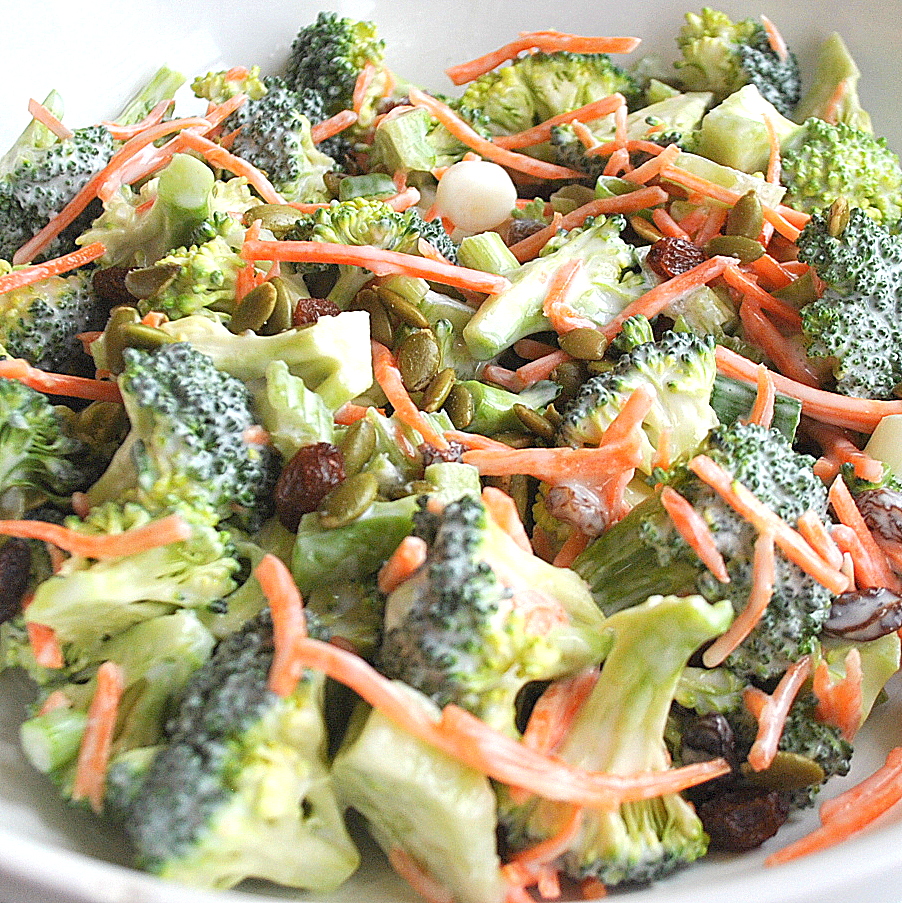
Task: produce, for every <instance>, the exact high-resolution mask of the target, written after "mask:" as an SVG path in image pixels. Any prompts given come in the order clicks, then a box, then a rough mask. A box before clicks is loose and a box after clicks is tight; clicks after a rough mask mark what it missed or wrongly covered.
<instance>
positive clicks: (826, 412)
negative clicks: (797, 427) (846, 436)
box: [715, 345, 902, 433]
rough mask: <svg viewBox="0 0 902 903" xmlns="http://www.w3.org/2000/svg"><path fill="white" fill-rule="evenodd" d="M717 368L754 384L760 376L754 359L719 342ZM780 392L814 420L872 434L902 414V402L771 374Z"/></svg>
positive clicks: (734, 377) (727, 374)
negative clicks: (855, 394)
mask: <svg viewBox="0 0 902 903" xmlns="http://www.w3.org/2000/svg"><path fill="white" fill-rule="evenodd" d="M715 353H716V355H717V369H718V370H719V371H720V372H721V373H723V374H724V375H725V376H731V377H733V379H738V380H741V381H742V382H746V383H751V384H752V385H754V384H755V383H756V382H757V379H758V365H757V364H756V363H755V362H754V361H750V360H749V359H748V358H745V357H743V356H742V355H741V354H737V353H736V352H735V351H731V350H730V349H729V348H724V347H723V346H721V345H718V346H717V348H716V349H715ZM771 378H772V379H773V381H774V386H775V387H776V389H777V391H778V392H780V393H781V394H783V395H788V396H789V397H790V398H795V399H797V400H798V401H800V402H802V411H803V413H805V414H807V415H808V416H809V417H811V418H813V419H814V420H818V421H820V422H821V423H828V424H831V425H833V426H840V427H844V428H846V429H850V430H855V431H856V432H861V433H869V432H871V431H873V429H874V427H876V426H877V424H878V423H879V422H880V421H881V420H882V419H883V418H884V417H885V416H886V415H887V414H902V401H873V400H871V399H869V398H851V397H848V396H846V395H838V394H836V393H835V392H825V391H824V390H823V389H815V388H812V387H810V386H806V385H803V384H802V383H800V382H798V381H796V380H792V379H788V378H787V377H785V376H781V375H780V374H778V373H773V372H772V373H771Z"/></svg>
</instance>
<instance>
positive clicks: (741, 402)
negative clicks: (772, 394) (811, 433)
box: [711, 373, 802, 442]
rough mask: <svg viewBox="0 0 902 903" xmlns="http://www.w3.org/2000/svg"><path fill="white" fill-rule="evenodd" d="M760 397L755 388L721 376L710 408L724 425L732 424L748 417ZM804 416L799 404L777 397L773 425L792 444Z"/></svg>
mask: <svg viewBox="0 0 902 903" xmlns="http://www.w3.org/2000/svg"><path fill="white" fill-rule="evenodd" d="M757 394H758V390H757V389H756V388H755V387H754V386H750V385H748V384H747V383H742V382H739V380H738V379H731V378H730V377H729V376H723V375H721V374H720V373H718V374H717V376H716V377H715V379H714V389H713V391H712V392H711V407H712V408H714V413H715V414H717V419H718V420H719V421H720V422H721V423H722V424H724V425H729V424H731V423H735V422H736V421H737V420H740V419H744V418H747V417H748V416H749V414H750V413H751V410H752V405H754V403H755V397H756V395H757ZM801 413H802V403H801V402H800V401H798V400H797V399H795V398H790V397H789V396H787V395H779V394H778V395H777V396H776V398H775V399H774V419H773V421H772V423H771V426H773V427H774V429H777V430H779V431H780V432H781V433H782V434H783V435H784V436H785V437H786V438H787V439H788V440H789V441H790V442H793V441H794V440H795V434H796V429H797V428H798V426H799V419H800V417H801Z"/></svg>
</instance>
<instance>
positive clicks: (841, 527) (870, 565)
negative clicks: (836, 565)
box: [830, 478, 883, 587]
mask: <svg viewBox="0 0 902 903" xmlns="http://www.w3.org/2000/svg"><path fill="white" fill-rule="evenodd" d="M838 479H841V478H838ZM830 535H831V536H832V537H833V540H834V541H835V542H836V545H837V546H838V547H839V549H840V551H841V552H843V553H844V554H848V555H849V556H850V557H851V558H852V563H853V564H854V573H855V585H856V586H859V587H876V586H882V585H883V584H882V582H881V580H882V578H881V577H880V565H879V564H878V562H877V561H875V559H874V557H873V556H872V555H871V553H870V552H869V550H868V549H866V548H865V546H864V543H862V541H861V537H859V536H858V534H857V533H856V532H855V531H854V530H853V529H852V528H851V527H847V526H846V525H845V524H836V525H835V526H834V527H832V528H831V530H830Z"/></svg>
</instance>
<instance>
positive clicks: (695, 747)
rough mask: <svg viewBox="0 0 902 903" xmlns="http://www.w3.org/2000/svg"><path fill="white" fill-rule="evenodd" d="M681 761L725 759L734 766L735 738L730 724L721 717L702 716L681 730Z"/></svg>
mask: <svg viewBox="0 0 902 903" xmlns="http://www.w3.org/2000/svg"><path fill="white" fill-rule="evenodd" d="M680 758H681V759H682V761H683V762H684V763H685V764H687V765H690V764H692V763H693V762H707V761H709V760H711V759H726V760H727V761H728V762H729V763H730V765H732V766H734V767H735V766H736V765H737V764H738V760H737V757H736V737H735V736H734V734H733V728H732V727H730V722H729V721H727V719H726V718H724V716H723V715H717V714H710V715H702V716H700V717H698V718H696V719H695V720H694V721H692V722H691V723H690V724H688V725H687V726H686V727H685V728H684V730H683V736H682V745H681V750H680Z"/></svg>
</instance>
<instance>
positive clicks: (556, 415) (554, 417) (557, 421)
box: [544, 404, 564, 429]
mask: <svg viewBox="0 0 902 903" xmlns="http://www.w3.org/2000/svg"><path fill="white" fill-rule="evenodd" d="M544 416H545V419H546V420H547V421H548V422H549V423H550V424H551V425H552V426H553V427H554V428H555V429H557V428H558V427H559V426H560V425H561V421H562V420H563V419H564V418H563V417H561V413H560V411H558V409H557V408H556V407H555V406H554V405H553V404H550V405H548V407H547V408H545V415H544Z"/></svg>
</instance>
